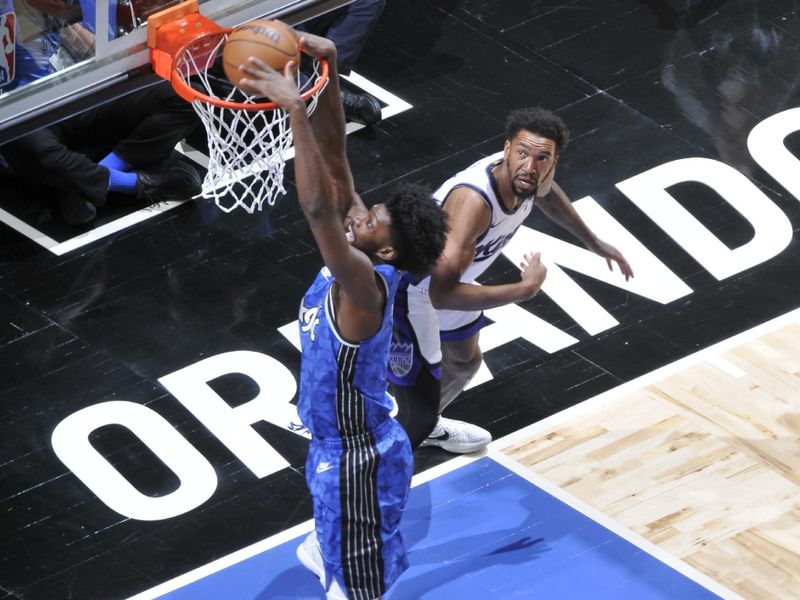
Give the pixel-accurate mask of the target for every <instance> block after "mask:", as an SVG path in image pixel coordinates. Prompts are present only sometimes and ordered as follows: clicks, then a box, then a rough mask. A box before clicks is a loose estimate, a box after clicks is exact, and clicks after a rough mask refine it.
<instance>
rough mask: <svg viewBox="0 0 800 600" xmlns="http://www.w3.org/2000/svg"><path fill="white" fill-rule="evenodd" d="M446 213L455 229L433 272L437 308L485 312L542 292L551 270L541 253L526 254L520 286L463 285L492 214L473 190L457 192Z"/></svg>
mask: <svg viewBox="0 0 800 600" xmlns="http://www.w3.org/2000/svg"><path fill="white" fill-rule="evenodd" d="M444 210H445V212H447V214H448V217H449V218H448V222H449V223H450V224H451V227H450V232H449V233H448V234H447V242H446V244H445V247H444V251H443V252H442V256H441V258H440V259H439V261H438V262H437V263H436V267H434V270H433V272H432V273H431V283H430V290H429V293H430V298H431V303H432V304H433V306H434V307H435V308H444V309H450V310H483V309H487V308H494V307H495V306H503V305H505V304H510V303H512V302H521V301H523V300H527V299H529V298H531V297H532V296H534V295H535V294H536V293H537V292H538V291H539V288H541V286H542V283H543V282H544V278H545V275H546V273H547V269H545V267H544V265H542V263H541V261H540V259H539V254H538V253H529V254H526V255H525V259H524V260H523V262H522V263H521V264H520V268H521V269H522V277H521V279H520V281H519V282H517V283H509V284H503V285H477V284H474V283H462V282H461V276H462V275H463V274H464V271H466V270H467V267H469V265H470V264H472V261H473V259H474V258H475V245H476V243H477V240H478V238H479V237H480V236H481V234H482V233H483V232H484V231H486V229H487V228H488V227H489V221H490V219H491V215H490V214H489V209H488V208H487V207H486V204H484V202H483V200H482V199H481V198H480V196H478V194H477V193H476V192H475V191H473V190H471V189H469V188H456V189H455V190H453V191H452V192H451V193H450V195H449V196H448V197H447V202H445V204H444Z"/></svg>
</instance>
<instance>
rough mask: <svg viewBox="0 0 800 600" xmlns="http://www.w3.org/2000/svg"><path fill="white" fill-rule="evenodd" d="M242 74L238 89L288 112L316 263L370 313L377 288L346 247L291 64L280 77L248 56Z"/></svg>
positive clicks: (333, 189)
mask: <svg viewBox="0 0 800 600" xmlns="http://www.w3.org/2000/svg"><path fill="white" fill-rule="evenodd" d="M242 70H243V71H244V72H245V73H246V74H247V78H245V79H242V80H241V81H239V87H240V88H242V89H244V90H245V91H247V92H249V93H252V94H256V95H260V96H266V97H268V98H270V99H271V100H272V101H273V102H275V103H276V104H278V106H280V107H281V108H282V109H283V110H285V111H287V112H288V113H289V119H290V122H291V127H292V135H293V137H294V144H295V150H296V152H295V158H294V169H295V175H296V179H297V196H298V200H299V202H300V206H301V207H302V209H303V212H304V213H305V216H306V219H307V220H308V223H309V225H310V226H311V232H312V233H313V234H314V239H315V240H316V242H317V246H318V247H319V250H320V252H321V253H322V258H323V260H324V261H325V264H326V265H327V267H328V268H329V269H330V271H331V274H332V275H333V277H334V278H335V279H336V281H337V282H338V284H339V288H340V290H342V291H344V292H345V294H346V295H347V296H348V301H349V302H351V303H352V304H353V305H355V306H357V307H360V308H363V309H364V310H373V309H374V308H375V307H376V306H380V305H381V303H382V302H383V294H382V292H381V290H379V288H378V287H377V284H376V281H375V276H374V273H373V269H372V262H371V261H370V259H369V257H367V255H366V254H364V253H363V252H361V251H360V250H358V249H356V248H354V247H353V246H351V245H350V244H349V243H348V241H347V238H346V236H345V229H344V226H343V219H344V214H343V213H342V207H343V205H344V203H343V202H342V198H341V197H340V194H341V193H342V189H341V187H340V186H339V185H337V184H336V182H335V181H334V178H333V177H332V175H331V172H330V170H329V166H328V164H327V157H324V156H323V154H322V152H321V151H320V147H319V145H318V144H317V141H316V139H315V137H314V130H313V128H312V126H311V123H310V121H309V119H308V112H307V111H306V105H305V102H304V101H303V99H302V98H301V97H300V93H299V92H298V90H297V85H296V84H295V81H294V77H293V75H292V63H291V62H290V63H289V64H287V65H286V67H285V69H284V73H283V74H281V73H278V72H277V71H275V70H274V69H271V68H270V67H269V66H267V65H266V64H264V63H263V62H261V61H260V60H258V59H257V58H254V57H250V58H249V62H248V64H247V65H243V66H242ZM378 314H380V312H379V313H378Z"/></svg>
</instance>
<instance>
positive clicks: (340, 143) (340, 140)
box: [297, 32, 367, 219]
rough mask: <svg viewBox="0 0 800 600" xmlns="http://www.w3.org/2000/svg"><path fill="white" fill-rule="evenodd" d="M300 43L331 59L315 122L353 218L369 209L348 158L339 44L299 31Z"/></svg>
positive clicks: (311, 52) (340, 194)
mask: <svg viewBox="0 0 800 600" xmlns="http://www.w3.org/2000/svg"><path fill="white" fill-rule="evenodd" d="M297 35H298V38H299V40H300V47H301V48H302V49H303V50H304V51H305V52H306V53H308V54H309V55H311V56H313V57H315V58H324V59H326V60H327V61H328V69H329V73H328V85H327V87H326V88H325V90H324V91H323V92H322V94H321V96H320V98H319V101H318V104H317V109H316V111H314V114H312V115H311V119H310V120H311V126H312V128H313V130H314V137H316V139H317V144H318V145H319V148H320V151H321V152H322V155H323V156H324V157H325V160H326V161H327V163H328V169H329V170H330V172H331V177H332V178H333V183H334V185H335V186H337V188H339V189H337V195H338V197H339V198H340V199H341V200H342V202H344V203H345V205H344V206H343V210H344V213H345V214H348V213H349V214H350V217H351V219H352V218H354V217H356V216H361V215H363V214H365V213H366V212H367V209H366V207H365V206H364V202H363V201H362V200H361V197H360V196H359V195H358V193H357V192H356V190H355V184H354V183H353V175H352V173H351V172H350V163H349V162H348V160H347V135H346V132H345V125H346V122H345V117H344V109H343V108H342V99H341V91H340V89H339V74H338V72H337V63H336V60H337V56H336V46H335V45H334V43H333V42H332V41H331V40H329V39H326V38H324V37H320V36H317V35H313V34H310V33H306V32H297Z"/></svg>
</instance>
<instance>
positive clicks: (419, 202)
mask: <svg viewBox="0 0 800 600" xmlns="http://www.w3.org/2000/svg"><path fill="white" fill-rule="evenodd" d="M384 205H385V206H386V210H388V211H389V216H390V218H391V220H392V224H391V231H392V233H391V236H392V246H394V249H395V252H396V256H395V259H394V260H393V261H392V264H393V265H394V266H395V267H397V268H398V269H400V270H401V271H407V272H409V273H411V274H412V275H415V276H417V277H424V276H425V275H428V274H429V273H430V272H431V270H432V269H433V267H434V265H435V264H436V261H437V260H438V259H439V255H441V253H442V250H444V244H445V241H446V240H447V232H448V230H449V229H450V227H449V226H448V225H447V213H445V212H444V211H443V210H442V209H441V208H440V207H439V205H438V204H437V203H436V201H435V200H434V199H433V196H432V195H431V191H430V189H429V188H426V187H423V186H420V185H416V184H413V183H405V184H402V185H400V186H399V187H398V188H397V189H396V190H395V192H394V193H393V194H392V196H391V198H389V199H388V200H387V201H386V202H385V203H384Z"/></svg>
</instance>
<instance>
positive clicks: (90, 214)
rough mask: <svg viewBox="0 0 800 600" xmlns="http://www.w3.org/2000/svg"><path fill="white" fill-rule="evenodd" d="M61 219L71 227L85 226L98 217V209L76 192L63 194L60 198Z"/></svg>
mask: <svg viewBox="0 0 800 600" xmlns="http://www.w3.org/2000/svg"><path fill="white" fill-rule="evenodd" d="M58 206H59V208H60V209H61V218H62V219H64V221H65V222H66V223H68V224H69V225H84V224H86V223H88V222H89V221H91V220H92V219H94V218H95V217H96V216H97V209H96V208H95V207H94V205H93V204H92V203H91V202H89V201H88V200H87V199H86V198H84V197H83V196H81V195H80V194H76V193H75V192H62V193H61V194H59V196H58Z"/></svg>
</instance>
